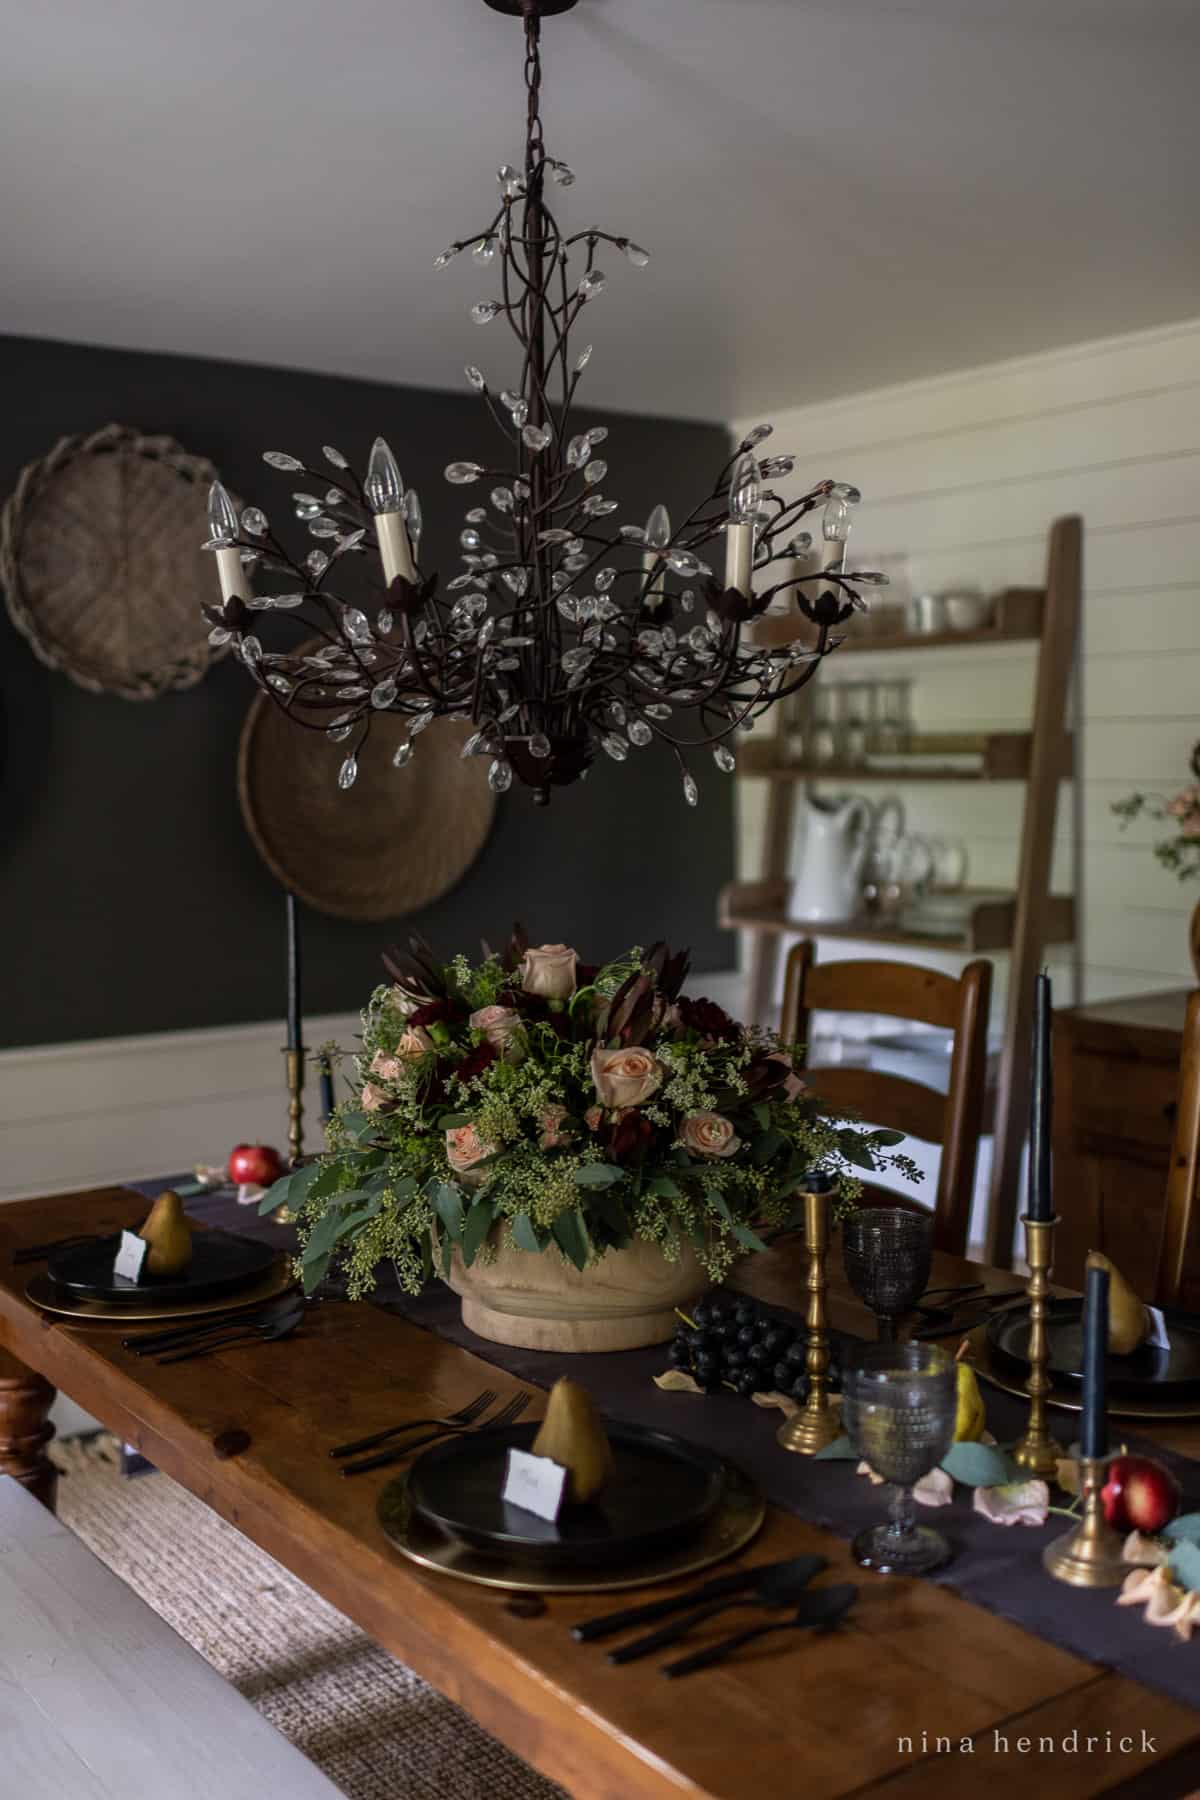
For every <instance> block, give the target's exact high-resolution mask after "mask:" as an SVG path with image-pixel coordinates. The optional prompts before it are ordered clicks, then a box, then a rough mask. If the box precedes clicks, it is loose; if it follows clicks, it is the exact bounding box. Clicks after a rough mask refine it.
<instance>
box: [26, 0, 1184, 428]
mask: <svg viewBox="0 0 1200 1800" xmlns="http://www.w3.org/2000/svg"><path fill="white" fill-rule="evenodd" d="M11 4H12V6H13V13H14V16H13V18H10V21H9V24H8V26H7V28H6V30H5V34H4V57H3V65H2V68H0V170H2V171H3V173H2V174H0V184H2V186H0V192H2V193H3V196H4V204H3V211H2V213H0V228H2V231H3V260H2V265H0V266H2V270H3V273H2V275H0V330H2V331H8V332H16V333H31V334H35V335H39V336H53V337H61V338H70V339H77V340H83V341H87V342H93V343H103V344H115V345H123V346H132V347H136V348H143V349H155V350H174V351H188V352H194V353H199V354H208V355H214V356H228V357H231V358H235V359H247V360H254V361H262V362H276V363H282V364H286V365H292V366H297V367H305V368H315V369H321V370H330V371H338V372H345V373H351V374H361V375H367V376H374V377H380V378H384V379H388V380H395V381H408V382H414V383H418V384H420V385H422V386H429V387H450V386H456V385H458V384H460V383H461V379H462V374H461V371H462V365H463V363H464V362H465V361H467V360H468V359H470V360H473V361H478V362H479V363H480V364H481V365H483V366H484V367H485V369H487V370H488V372H489V374H490V373H492V372H494V373H496V374H498V375H504V374H505V373H506V362H505V360H504V356H505V351H506V346H504V345H503V344H502V342H501V337H502V334H503V330H504V328H503V325H502V324H501V323H497V324H495V325H492V326H487V327H484V328H480V327H478V326H475V325H473V324H472V323H471V322H470V320H469V319H468V317H467V309H468V306H469V305H470V303H471V302H472V301H473V300H476V299H479V298H481V297H483V296H485V295H486V294H487V292H488V287H489V283H488V280H487V278H486V276H482V275H481V274H480V273H479V271H477V270H475V269H473V268H472V267H471V265H470V263H469V260H468V259H466V258H463V259H460V260H459V261H458V262H456V263H454V264H452V265H451V267H450V268H449V269H447V270H445V271H444V272H442V273H441V274H434V272H433V270H432V267H431V265H432V261H433V257H434V255H435V254H436V253H437V252H438V250H440V249H441V248H442V247H443V245H444V244H445V243H446V242H447V241H448V240H449V239H450V238H452V237H458V236H461V235H465V234H466V232H468V231H469V230H470V229H471V228H472V226H473V225H475V224H477V223H479V222H481V221H483V220H485V219H486V218H487V217H488V216H490V215H489V208H490V207H491V205H492V203H493V200H494V197H495V194H496V186H495V180H494V170H495V168H496V166H497V164H498V163H500V162H501V161H503V160H513V161H516V160H518V159H519V155H520V146H521V125H522V115H523V96H522V91H521V43H520V37H521V32H520V26H519V24H518V23H517V22H516V21H514V20H511V19H506V18H503V17H500V16H498V15H496V14H494V13H492V12H490V11H487V10H486V9H485V7H484V6H483V4H482V0H274V3H273V4H272V0H199V3H197V0H104V3H103V4H100V5H98V4H97V3H96V0H48V3H44V4H42V5H40V6H28V5H24V6H21V7H19V8H17V7H16V0H11ZM17 12H19V21H18V20H17V18H16V14H17ZM544 29H545V62H546V92H545V101H544V114H545V119H546V130H547V141H548V148H549V149H550V151H551V152H552V153H557V154H558V155H560V156H562V157H564V158H565V159H566V160H567V161H568V162H570V163H571V164H572V165H573V166H574V167H575V168H576V170H577V171H578V174H579V180H578V182H577V183H576V185H575V186H574V187H573V188H572V189H571V190H570V191H569V193H567V194H564V195H563V196H562V210H563V212H564V214H565V216H566V218H567V220H568V221H569V222H573V223H574V224H576V225H583V224H590V223H593V222H594V223H598V224H601V225H604V226H607V227H609V228H611V229H613V230H615V231H619V232H627V233H628V234H629V235H630V236H632V237H633V238H635V239H636V240H638V241H639V242H641V243H644V244H646V245H647V246H648V247H649V248H650V249H652V250H653V252H654V261H653V262H652V263H651V265H650V267H649V269H647V270H645V271H644V272H641V273H639V272H638V271H636V270H634V269H632V268H629V267H628V266H626V265H625V264H624V263H623V262H622V261H621V260H620V259H617V260H616V263H615V264H612V265H611V266H608V265H606V266H607V272H608V273H609V275H610V277H611V280H610V287H609V291H608V293H607V294H605V295H604V296H603V297H602V298H601V299H600V300H599V301H597V302H596V304H595V307H594V309H593V310H592V312H591V313H590V322H591V330H590V333H589V335H591V336H593V337H594V338H595V342H596V360H595V363H594V364H593V370H594V377H593V380H594V386H593V395H594V396H595V398H597V399H600V398H602V399H603V400H604V401H605V402H606V403H610V404H615V405H623V406H629V407H632V408H635V409H637V410H641V411H650V410H654V411H660V410H661V411H669V412H674V413H679V414H683V415H692V416H697V417H707V418H729V417H735V416H745V415H746V414H747V413H749V412H752V411H756V410H764V411H767V410H769V409H770V407H771V406H772V405H778V406H783V405H787V404H796V403H799V402H801V401H803V400H805V399H813V398H819V397H824V396H828V395H831V394H837V393H842V392H848V391H853V390H858V389H862V388H865V387H870V386H874V385H877V384H881V383H885V382H890V381H898V380H904V379H908V378H910V377H915V376H919V375H924V374H931V373H935V372H939V371H942V370H946V369H951V368H955V367H961V366H964V365H967V364H971V363H977V362H982V361H986V360H988V359H991V358H995V357H1001V356H1006V355H1011V354H1019V353H1023V352H1027V351H1032V350H1038V349H1044V348H1049V347H1051V346H1053V345H1057V344H1063V343H1069V342H1072V341H1076V340H1081V339H1086V338H1089V337H1095V336H1102V335H1105V334H1107V333H1110V332H1118V331H1124V330H1131V329H1134V328H1137V327H1141V326H1146V325H1152V324H1157V323H1163V322H1166V321H1169V320H1174V319H1180V318H1184V317H1188V316H1191V315H1193V314H1195V313H1197V312H1200V304H1198V301H1200V233H1198V232H1197V229H1196V224H1197V212H1196V194H1197V186H1198V182H1200V105H1198V103H1197V98H1196V88H1197V78H1198V76H1200V5H1197V4H1196V0H580V4H579V6H578V8H577V10H576V11H575V12H574V13H572V14H570V15H568V16H567V17H565V18H561V19H550V20H548V21H547V23H546V25H545V28H544ZM610 264H611V259H610Z"/></svg>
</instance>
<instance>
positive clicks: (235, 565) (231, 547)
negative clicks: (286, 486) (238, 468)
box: [208, 481, 250, 600]
mask: <svg viewBox="0 0 1200 1800" xmlns="http://www.w3.org/2000/svg"><path fill="white" fill-rule="evenodd" d="M208 529H209V531H210V533H211V534H212V542H213V543H214V544H216V547H217V549H216V555H217V579H218V581H219V582H220V583H221V599H222V600H249V598H250V584H249V582H248V581H247V579H246V570H245V565H244V564H243V562H242V553H241V551H240V550H239V549H238V548H237V538H238V516H237V507H236V506H235V505H234V504H233V500H232V498H231V497H230V494H229V491H228V489H227V488H225V487H223V486H222V484H221V483H220V482H219V481H214V482H213V484H212V486H211V487H210V488H209V490H208ZM223 539H224V540H227V541H226V542H222V541H221V540H223Z"/></svg>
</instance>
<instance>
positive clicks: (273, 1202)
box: [258, 1169, 308, 1219]
mask: <svg viewBox="0 0 1200 1800" xmlns="http://www.w3.org/2000/svg"><path fill="white" fill-rule="evenodd" d="M307 1173H308V1170H307V1169H300V1170H298V1171H297V1175H307ZM297 1175H281V1176H280V1177H279V1180H278V1181H273V1182H272V1183H271V1185H270V1187H269V1188H268V1189H267V1191H266V1193H265V1194H264V1195H263V1197H262V1199H261V1200H260V1201H259V1203H258V1216H259V1218H260V1219H262V1218H265V1217H266V1215H267V1214H268V1213H273V1212H274V1211H275V1208H276V1207H277V1206H292V1205H294V1204H295V1202H294V1200H293V1198H292V1196H293V1194H294V1193H295V1189H294V1188H293V1187H292V1183H293V1182H294V1181H295V1180H296V1179H297Z"/></svg>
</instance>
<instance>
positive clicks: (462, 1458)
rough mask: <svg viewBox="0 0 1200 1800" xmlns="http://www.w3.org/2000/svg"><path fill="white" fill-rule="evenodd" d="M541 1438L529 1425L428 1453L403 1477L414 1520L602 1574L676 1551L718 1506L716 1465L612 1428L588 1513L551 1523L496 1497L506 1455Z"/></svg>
mask: <svg viewBox="0 0 1200 1800" xmlns="http://www.w3.org/2000/svg"><path fill="white" fill-rule="evenodd" d="M539 1429H540V1427H539V1426H538V1425H537V1423H536V1422H535V1423H533V1424H524V1425H506V1426H502V1427H501V1428H500V1429H499V1430H498V1431H487V1430H484V1431H465V1432H463V1433H462V1435H461V1436H460V1437H457V1438H452V1439H451V1440H450V1442H449V1443H445V1444H438V1445H435V1446H434V1448H433V1449H432V1450H427V1451H426V1452H425V1454H424V1455H423V1456H421V1457H418V1459H417V1461H416V1462H415V1463H414V1464H413V1466H412V1468H411V1470H410V1471H409V1477H408V1494H409V1500H410V1502H411V1504H412V1507H413V1511H414V1512H415V1513H416V1514H417V1516H418V1517H419V1518H421V1519H423V1520H425V1521H426V1522H427V1523H428V1524H430V1525H435V1526H436V1527H437V1528H438V1529H439V1530H440V1531H442V1532H444V1533H445V1534H446V1535H447V1536H448V1537H452V1538H454V1539H456V1540H457V1541H458V1542H459V1543H461V1544H466V1545H467V1546H468V1547H469V1548H470V1549H472V1550H480V1551H482V1552H483V1553H484V1554H485V1555H491V1556H501V1557H506V1558H512V1557H520V1558H522V1559H524V1560H525V1561H528V1562H533V1563H540V1564H542V1565H543V1566H545V1567H555V1568H584V1567H591V1568H604V1567H609V1566H612V1565H614V1564H617V1563H621V1562H626V1563H629V1562H634V1561H636V1559H637V1558H638V1557H642V1556H652V1555H654V1553H655V1552H656V1551H658V1550H660V1549H662V1548H664V1547H665V1546H667V1545H674V1544H678V1543H679V1542H681V1541H683V1540H684V1539H686V1538H687V1537H689V1536H691V1535H692V1534H693V1533H695V1532H698V1531H699V1530H700V1529H701V1527H702V1526H703V1525H704V1524H705V1522H706V1520H708V1519H709V1518H711V1517H712V1515H713V1513H715V1512H716V1510H717V1508H718V1507H719V1506H720V1504H721V1500H722V1498H723V1495H724V1492H725V1475H724V1470H723V1466H722V1462H721V1458H720V1457H719V1456H714V1455H713V1453H712V1452H711V1451H709V1450H704V1449H701V1448H700V1447H699V1446H698V1445H695V1444H687V1443H684V1442H683V1440H682V1439H681V1438H677V1437H672V1436H671V1435H670V1434H669V1433H667V1432H665V1431H650V1430H647V1429H645V1428H644V1427H642V1426H639V1425H613V1426H610V1427H608V1441H609V1443H610V1445H611V1446H612V1453H613V1472H612V1475H611V1476H610V1478H609V1480H608V1481H607V1482H606V1483H605V1486H604V1487H603V1489H602V1490H601V1492H600V1493H599V1494H597V1496H596V1498H595V1499H594V1500H592V1501H589V1502H588V1503H587V1504H586V1505H571V1504H569V1503H568V1504H566V1505H564V1506H563V1509H562V1511H561V1512H560V1514H559V1516H558V1519H557V1521H556V1522H555V1523H554V1524H551V1523H550V1522H549V1521H548V1520H546V1519H539V1518H538V1517H537V1515H536V1513H531V1512H526V1510H525V1508H524V1507H522V1506H513V1505H512V1504H511V1503H509V1502H507V1501H505V1500H502V1499H501V1497H500V1495H501V1489H502V1487H503V1485H504V1473H505V1467H506V1464H507V1460H508V1452H509V1450H510V1448H514V1447H515V1448H516V1449H519V1450H528V1449H529V1448H530V1447H531V1446H532V1444H533V1440H534V1438H535V1437H536V1436H537V1434H538V1431H539Z"/></svg>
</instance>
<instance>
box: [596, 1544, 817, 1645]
mask: <svg viewBox="0 0 1200 1800" xmlns="http://www.w3.org/2000/svg"><path fill="white" fill-rule="evenodd" d="M813 1561H814V1559H813V1558H812V1557H810V1556H798V1557H796V1558H795V1560H794V1561H793V1562H790V1563H786V1562H785V1563H775V1564H774V1565H772V1566H771V1567H769V1568H766V1569H763V1571H762V1572H761V1574H760V1575H759V1577H758V1579H757V1581H756V1582H755V1583H754V1585H753V1586H752V1587H748V1588H746V1589H745V1591H744V1592H743V1593H740V1594H731V1595H730V1596H729V1598H728V1599H725V1600H717V1601H716V1602H715V1603H714V1604H713V1605H711V1606H698V1607H697V1608H696V1609H695V1610H694V1611H693V1612H689V1613H684V1615H683V1617H682V1618H681V1619H673V1620H672V1621H671V1623H670V1624H669V1625H661V1626H660V1627H659V1629H658V1630H657V1631H648V1632H647V1633H646V1635H645V1636H644V1637H639V1638H634V1639H633V1641H632V1643H628V1644H621V1645H620V1646H619V1647H618V1648H617V1649H616V1650H610V1651H609V1653H608V1660H609V1662H611V1663H627V1662H636V1661H637V1659H638V1657H639V1656H649V1655H650V1654H651V1652H652V1651H654V1650H665V1649H666V1647H667V1645H668V1644H677V1643H678V1642H679V1640H680V1638H682V1637H686V1636H687V1634H688V1632H689V1631H690V1630H691V1629H692V1627H693V1626H694V1625H703V1624H704V1622H705V1620H706V1619H715V1618H716V1616H717V1614H718V1613H722V1612H726V1611H727V1610H728V1609H729V1607H731V1606H792V1605H794V1604H795V1602H796V1601H797V1600H798V1599H799V1597H800V1595H801V1594H802V1593H803V1592H804V1590H805V1588H806V1587H807V1586H808V1583H809V1582H810V1581H811V1579H812V1576H813V1573H814V1571H813V1567H812V1564H813ZM818 1597H819V1596H818V1595H814V1598H818Z"/></svg>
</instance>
